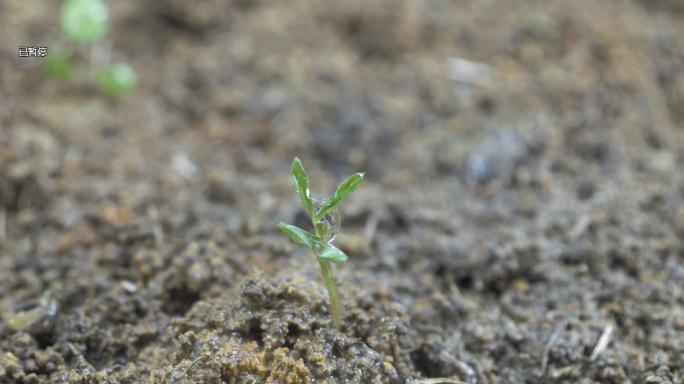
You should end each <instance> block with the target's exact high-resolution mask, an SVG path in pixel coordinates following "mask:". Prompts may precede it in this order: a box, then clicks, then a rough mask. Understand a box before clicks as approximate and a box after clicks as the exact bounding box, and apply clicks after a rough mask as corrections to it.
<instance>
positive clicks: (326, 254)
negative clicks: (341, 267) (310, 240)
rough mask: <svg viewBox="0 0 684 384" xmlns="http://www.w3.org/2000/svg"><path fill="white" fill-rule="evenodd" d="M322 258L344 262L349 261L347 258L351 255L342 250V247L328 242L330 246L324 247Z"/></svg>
mask: <svg viewBox="0 0 684 384" xmlns="http://www.w3.org/2000/svg"><path fill="white" fill-rule="evenodd" d="M320 258H321V259H323V260H327V261H332V262H333V263H337V264H344V263H346V262H347V259H349V256H347V255H346V254H345V253H344V252H342V251H340V249H339V248H337V247H335V246H334V245H331V244H328V246H327V247H325V248H323V250H322V251H321V255H320Z"/></svg>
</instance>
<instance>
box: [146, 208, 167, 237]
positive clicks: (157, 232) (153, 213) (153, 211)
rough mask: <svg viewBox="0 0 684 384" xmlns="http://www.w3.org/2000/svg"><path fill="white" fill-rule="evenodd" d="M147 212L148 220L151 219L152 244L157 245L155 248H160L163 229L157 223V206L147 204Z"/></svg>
mask: <svg viewBox="0 0 684 384" xmlns="http://www.w3.org/2000/svg"><path fill="white" fill-rule="evenodd" d="M147 214H148V215H149V216H150V220H152V235H154V244H155V245H156V246H157V248H162V246H163V245H164V231H163V230H162V227H161V225H160V224H159V211H158V210H157V206H156V205H154V204H150V205H148V206H147Z"/></svg>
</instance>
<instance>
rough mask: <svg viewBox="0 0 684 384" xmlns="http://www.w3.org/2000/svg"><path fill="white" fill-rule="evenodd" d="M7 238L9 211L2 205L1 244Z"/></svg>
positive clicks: (0, 218) (0, 215)
mask: <svg viewBox="0 0 684 384" xmlns="http://www.w3.org/2000/svg"><path fill="white" fill-rule="evenodd" d="M5 240H7V211H6V210H5V206H4V205H0V245H2V244H5Z"/></svg>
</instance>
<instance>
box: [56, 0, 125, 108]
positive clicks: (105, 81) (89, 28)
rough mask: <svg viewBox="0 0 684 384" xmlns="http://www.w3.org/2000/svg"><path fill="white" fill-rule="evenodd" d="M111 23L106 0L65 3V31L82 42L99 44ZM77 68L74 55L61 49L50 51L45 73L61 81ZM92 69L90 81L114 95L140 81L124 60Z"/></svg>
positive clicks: (66, 35)
mask: <svg viewBox="0 0 684 384" xmlns="http://www.w3.org/2000/svg"><path fill="white" fill-rule="evenodd" d="M108 27H109V9H108V8H107V4H105V2H104V1H103V0H66V1H65V2H64V3H63V4H62V32H63V34H64V36H65V37H66V38H67V39H68V40H71V41H74V42H76V43H77V44H81V45H83V44H85V43H92V44H96V43H97V41H98V40H100V39H102V37H103V36H104V35H105V34H106V33H107V29H108ZM107 61H108V60H107ZM92 65H93V63H92V62H91V66H92ZM74 69H75V65H74V60H73V58H72V55H71V54H68V53H67V52H66V51H65V50H60V49H56V50H55V52H54V53H52V54H51V55H49V56H48V59H47V60H46V62H45V65H44V71H45V74H46V75H47V76H48V77H50V78H52V79H55V80H60V81H66V80H69V78H71V75H72V73H73V72H74ZM89 73H90V75H91V78H90V79H89V81H90V83H94V84H95V85H96V86H97V87H98V89H99V90H100V91H101V92H102V93H104V94H105V95H107V96H109V97H111V98H113V99H119V98H121V97H123V96H125V95H127V94H129V93H130V92H131V90H133V88H134V87H135V84H136V81H137V76H136V74H135V71H134V70H133V69H132V68H131V67H130V66H128V65H127V64H124V63H115V64H106V65H105V66H104V68H95V70H92V68H91V71H89Z"/></svg>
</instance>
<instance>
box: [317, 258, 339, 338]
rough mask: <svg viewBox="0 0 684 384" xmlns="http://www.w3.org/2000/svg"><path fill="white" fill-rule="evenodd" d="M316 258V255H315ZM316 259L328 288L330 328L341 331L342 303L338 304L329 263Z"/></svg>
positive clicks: (337, 295)
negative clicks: (330, 315) (330, 316)
mask: <svg viewBox="0 0 684 384" xmlns="http://www.w3.org/2000/svg"><path fill="white" fill-rule="evenodd" d="M316 256H318V255H316ZM317 258H318V264H319V265H320V266H321V275H323V280H325V286H326V287H328V294H330V304H331V306H330V312H331V314H332V327H333V328H334V329H336V330H338V331H340V330H342V303H341V302H340V294H339V293H337V287H336V286H335V281H334V280H333V277H332V270H331V269H330V262H328V261H327V260H323V259H321V258H320V257H317Z"/></svg>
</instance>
